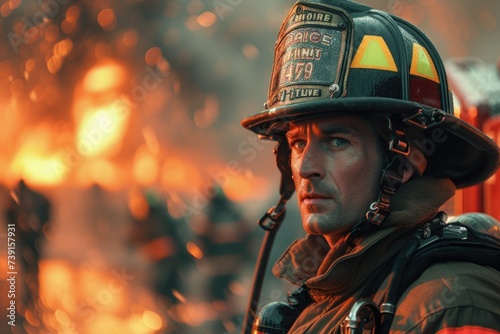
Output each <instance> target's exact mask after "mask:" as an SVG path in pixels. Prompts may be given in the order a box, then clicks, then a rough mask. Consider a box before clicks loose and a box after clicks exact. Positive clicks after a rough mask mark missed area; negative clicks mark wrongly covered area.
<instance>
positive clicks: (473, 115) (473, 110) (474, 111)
mask: <svg viewBox="0 0 500 334" xmlns="http://www.w3.org/2000/svg"><path fill="white" fill-rule="evenodd" d="M468 112H469V116H470V117H471V118H476V117H477V108H476V107H474V106H470V107H469V110H468Z"/></svg>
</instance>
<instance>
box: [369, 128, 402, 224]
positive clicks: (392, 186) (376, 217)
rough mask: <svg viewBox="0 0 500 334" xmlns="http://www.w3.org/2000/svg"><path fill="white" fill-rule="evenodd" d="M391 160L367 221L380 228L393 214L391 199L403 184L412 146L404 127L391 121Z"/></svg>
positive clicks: (388, 161)
mask: <svg viewBox="0 0 500 334" xmlns="http://www.w3.org/2000/svg"><path fill="white" fill-rule="evenodd" d="M389 131H390V140H389V158H388V159H387V163H386V165H385V167H384V168H383V170H382V177H381V184H380V194H379V197H378V200H377V201H376V202H373V203H372V204H371V205H370V210H368V212H367V213H366V220H367V221H368V222H369V223H370V224H373V225H376V226H380V225H381V224H382V223H383V222H384V220H385V219H386V218H387V216H388V215H389V214H390V213H391V198H392V197H393V196H394V195H395V194H396V191H397V190H398V189H399V187H400V186H401V184H402V183H403V178H404V176H405V168H406V166H407V163H408V159H407V156H408V155H409V154H410V146H409V143H408V139H407V137H406V133H405V130H404V128H403V126H401V125H398V124H397V123H394V122H391V120H390V119H389Z"/></svg>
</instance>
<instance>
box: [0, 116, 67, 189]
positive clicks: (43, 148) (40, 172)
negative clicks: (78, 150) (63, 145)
mask: <svg viewBox="0 0 500 334" xmlns="http://www.w3.org/2000/svg"><path fill="white" fill-rule="evenodd" d="M54 141H55V135H54V134H53V133H52V129H51V127H50V125H48V124H40V125H39V126H38V127H36V128H33V129H29V130H28V131H26V132H25V133H24V134H23V135H22V136H20V137H19V142H20V146H19V147H18V148H17V150H16V153H15V155H14V157H13V159H12V160H11V161H12V162H11V164H10V166H9V168H8V170H7V172H6V175H4V176H6V179H7V180H18V179H24V180H26V181H27V182H28V183H31V184H33V185H56V184H59V183H60V182H61V181H62V180H63V173H64V172H65V171H64V170H62V169H61V168H60V166H59V165H58V164H57V161H58V160H57V157H58V154H59V152H58V151H54V150H53V148H52V146H53V145H54Z"/></svg>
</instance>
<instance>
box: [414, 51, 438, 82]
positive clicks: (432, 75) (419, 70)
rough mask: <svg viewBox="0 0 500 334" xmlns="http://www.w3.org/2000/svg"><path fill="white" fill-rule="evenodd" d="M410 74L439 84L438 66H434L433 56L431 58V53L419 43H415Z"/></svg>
mask: <svg viewBox="0 0 500 334" xmlns="http://www.w3.org/2000/svg"><path fill="white" fill-rule="evenodd" d="M410 74H413V75H416V76H419V77H422V78H426V79H429V80H432V81H434V82H436V83H439V76H438V74H437V71H436V66H434V62H433V61H432V58H431V56H429V52H427V49H426V48H424V47H423V46H422V45H419V44H417V43H413V54H412V57H411V67H410Z"/></svg>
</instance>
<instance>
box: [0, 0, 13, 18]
mask: <svg viewBox="0 0 500 334" xmlns="http://www.w3.org/2000/svg"><path fill="white" fill-rule="evenodd" d="M11 12H12V9H10V7H9V3H8V2H6V3H4V4H3V5H2V7H0V13H1V14H2V16H3V17H7V16H9V15H10V13H11Z"/></svg>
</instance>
